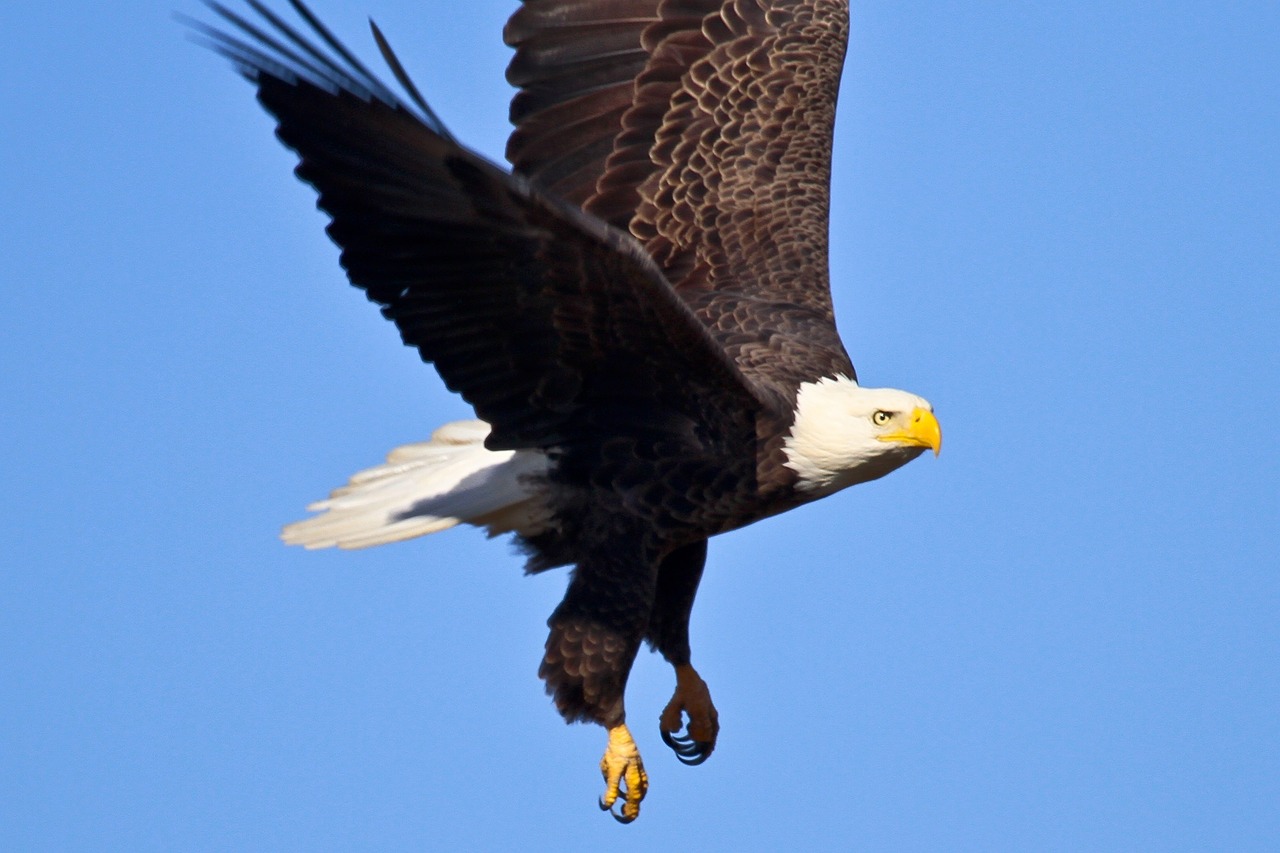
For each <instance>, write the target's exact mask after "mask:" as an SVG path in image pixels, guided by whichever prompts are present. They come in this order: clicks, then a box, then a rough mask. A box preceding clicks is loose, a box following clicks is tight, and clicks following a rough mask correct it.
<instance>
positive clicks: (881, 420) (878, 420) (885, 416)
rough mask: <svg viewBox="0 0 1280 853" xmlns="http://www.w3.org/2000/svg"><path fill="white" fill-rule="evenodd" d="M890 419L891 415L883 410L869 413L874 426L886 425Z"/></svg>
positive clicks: (891, 418)
mask: <svg viewBox="0 0 1280 853" xmlns="http://www.w3.org/2000/svg"><path fill="white" fill-rule="evenodd" d="M891 420H893V415H892V414H891V413H890V412H886V411H883V410H882V411H878V412H873V413H872V415H871V422H872V423H873V424H875V425H876V426H887V425H888V423H889V421H891Z"/></svg>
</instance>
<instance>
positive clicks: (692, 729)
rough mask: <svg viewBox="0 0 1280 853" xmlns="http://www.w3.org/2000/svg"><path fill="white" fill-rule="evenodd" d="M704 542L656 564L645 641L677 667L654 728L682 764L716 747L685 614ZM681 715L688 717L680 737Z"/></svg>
mask: <svg viewBox="0 0 1280 853" xmlns="http://www.w3.org/2000/svg"><path fill="white" fill-rule="evenodd" d="M706 558H707V541H706V540H705V539H704V540H702V541H701V542H695V543H693V544H692V545H685V546H684V547H683V548H678V549H676V550H675V551H672V552H671V553H670V554H668V555H667V556H666V557H665V558H664V559H663V561H662V563H661V564H660V566H659V567H658V585H657V592H656V594H655V596H654V604H653V613H652V614H651V615H650V617H649V632H648V639H649V642H650V643H651V644H652V645H653V647H654V648H655V649H657V650H658V651H659V652H661V653H662V656H663V657H664V658H666V659H667V661H668V662H669V663H670V664H671V665H672V666H674V667H675V670H676V692H675V695H674V696H672V697H671V701H670V702H668V703H667V707H666V708H665V709H663V711H662V716H661V717H660V718H659V723H658V727H659V729H660V731H661V732H662V740H663V742H665V743H666V745H667V746H669V747H671V748H672V749H673V750H675V753H676V757H677V758H678V759H680V761H681V762H683V763H684V764H701V763H702V762H704V761H706V760H707V758H708V757H709V756H710V755H711V752H712V750H714V749H715V747H716V735H717V734H718V733H719V731H720V717H719V714H718V713H717V712H716V706H715V705H713V704H712V703H711V692H710V691H709V690H708V689H707V683H706V682H705V681H703V680H702V677H701V676H700V675H698V672H697V670H695V669H694V668H693V666H692V665H691V664H690V663H689V657H690V649H689V613H690V611H691V610H692V609H693V599H694V597H695V596H696V595H697V593H698V583H699V582H700V581H701V580H702V568H703V564H704V563H705V562H706ZM682 714H687V715H688V717H689V727H688V730H687V731H686V732H685V734H684V735H683V736H681V735H679V734H677V733H678V732H679V731H680V730H681V728H683V727H684V722H683V719H682V716H681V715H682Z"/></svg>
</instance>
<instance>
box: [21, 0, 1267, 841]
mask: <svg viewBox="0 0 1280 853" xmlns="http://www.w3.org/2000/svg"><path fill="white" fill-rule="evenodd" d="M276 5H282V4H276ZM514 5H515V4H514V3H513V2H510V0H483V2H476V1H475V0H473V2H467V3H462V2H449V3H446V2H434V0H415V1H414V2H404V0H360V1H359V2H339V0H316V2H315V7H316V9H317V11H318V12H320V13H321V15H322V17H323V18H324V19H325V20H326V21H327V22H328V23H329V24H330V25H331V26H332V27H333V28H334V29H335V31H337V32H339V33H340V34H341V35H342V36H343V37H344V38H345V39H346V40H347V41H348V43H350V44H351V45H352V46H354V47H358V48H359V52H360V53H361V54H362V55H364V56H365V57H367V58H369V59H373V58H375V57H376V56H377V54H376V50H375V49H373V47H372V43H371V40H370V39H369V37H368V36H367V32H366V28H365V23H364V17H365V15H366V14H369V15H373V16H375V17H376V19H377V20H378V21H379V23H380V24H381V25H382V26H383V28H384V29H385V31H386V32H387V33H388V34H389V36H390V37H391V39H392V42H393V44H394V45H395V46H396V47H397V49H398V51H399V52H400V54H401V56H402V58H403V59H404V61H405V63H406V65H407V66H408V68H409V70H410V72H411V73H412V74H414V76H415V77H416V79H417V80H418V83H419V86H420V88H422V90H423V91H424V92H425V93H426V94H427V96H428V97H429V98H430V99H431V101H432V102H433V104H434V105H435V107H436V108H437V110H438V111H439V113H440V114H441V115H442V116H443V117H444V119H445V120H446V122H448V123H449V125H450V126H451V128H452V129H453V130H454V132H455V133H456V134H457V135H458V136H459V137H460V138H462V139H463V140H466V141H468V142H469V143H470V144H472V145H473V146H475V147H476V148H477V149H478V150H479V151H481V152H483V153H484V154H486V155H488V156H489V157H491V158H495V159H499V158H500V157H501V152H502V148H503V144H504V141H505V134H506V131H507V126H506V104H507V100H508V98H509V96H510V90H509V89H508V88H507V86H506V84H505V82H504V81H503V77H502V72H503V68H504V67H505V64H506V62H507V59H508V56H509V53H508V51H507V50H506V49H505V48H504V47H503V46H502V43H501V39H500V32H501V27H502V23H503V21H504V19H505V17H506V16H507V15H508V14H509V13H510V12H511V11H512V9H513V8H514ZM175 9H181V10H184V11H187V12H193V13H196V14H200V12H199V11H198V10H199V7H198V6H197V5H196V4H195V3H194V2H192V3H191V4H189V5H184V4H183V3H182V2H177V0H161V2H149V1H148V2H133V3H125V4H120V3H98V2H92V3H91V2H74V0H71V1H70V2H60V3H9V4H5V5H4V8H3V11H0V42H2V43H3V45H4V49H3V50H0V80H3V85H2V86H0V249H2V251H0V279H2V280H0V366H2V370H0V402H2V406H3V409H2V413H0V450H2V452H3V459H4V461H3V463H0V471H3V483H2V484H3V489H0V519H2V520H0V533H2V536H3V551H2V552H0V846H3V847H5V848H6V849H24V850H36V849H50V850H53V849H57V850H76V849H101V850H107V849H113V850H135V851H141V850H226V849H237V848H238V849H271V850H322V849H333V850H339V849H341V850H349V849H367V850H397V849H406V850H408V849H433V848H434V849H447V848H451V849H467V848H471V849H500V848H502V847H504V846H506V845H511V844H514V843H519V845H520V846H521V848H523V849H529V850H553V849H554V850H564V849H606V848H607V849H610V850H632V849H668V850H676V849H695V848H697V849H704V850H741V849H782V848H784V847H789V848H793V849H798V848H809V849H841V848H848V849H868V850H942V849H946V850H999V849H1009V850H1016V849H1022V850H1030V849H1035V850H1085V849H1089V850H1174V849H1187V850H1191V849H1230V850H1262V849H1275V847H1274V844H1275V843H1276V839H1277V838H1280V806H1278V804H1280V559H1278V558H1277V544H1278V540H1280V489H1278V488H1277V475H1278V474H1280V465H1278V464H1277V459H1278V453H1277V436H1276V430H1277V424H1278V423H1280V405H1278V403H1277V392H1278V391H1280V381H1278V380H1280V366H1278V364H1280V346H1278V344H1277V336H1278V335H1280V295H1278V290H1280V286H1278V281H1280V95H1278V94H1277V93H1278V92H1280V47H1278V46H1280V5H1277V4H1275V3H1273V2H1256V3H1247V2H1240V3H1210V2H1190V3H1187V2H1167V3H1137V2H1114V0H1107V2H1071V3H1034V4H1032V3H1022V2H1016V3H1015V2H1009V3H996V2H991V3H950V2H949V3H942V2H937V3H910V2H855V3H854V10H853V39H852V43H851V45H850V52H849V60H848V63H847V66H846V72H845V79H844V87H843V90H842V94H841V104H840V107H841V111H840V121H839V126H838V129H837V140H836V151H835V178H834V193H833V199H834V203H833V215H832V220H833V221H832V230H833V240H832V243H833V249H834V258H833V274H834V280H835V297H836V306H837V313H838V317H839V322H840V327H841V329H842V332H843V334H844V337H845V339H846V342H847V344H848V348H849V350H850V352H851V353H852V355H853V357H854V361H855V363H856V364H857V365H858V368H859V372H860V374H861V376H862V378H863V381H864V383H865V384H870V385H893V386H898V387H904V388H908V389H910V390H913V391H916V392H919V393H921V394H922V395H924V396H926V397H928V398H929V399H931V400H932V401H933V403H934V405H935V406H936V408H937V411H938V413H939V416H940V418H941V421H942V425H943V430H944V434H945V437H946V444H945V447H944V450H943V454H942V456H941V458H940V459H937V460H934V459H933V458H922V459H921V460H919V461H917V462H915V463H913V464H911V465H910V466H908V467H907V468H906V469H904V470H902V471H900V472H898V473H896V474H894V475H893V476H891V477H889V478H887V479H885V480H883V481H881V482H878V483H874V484H871V485H868V486H864V487H860V488H856V489H853V490H852V491H849V492H846V493H844V494H841V495H839V496H836V497H834V498H831V499H828V500H826V501H825V502H822V503H820V504H818V505H815V506H812V507H808V508H805V509H802V510H800V511H797V512H794V513H792V514H789V515H786V516H783V517H780V518H776V519H772V520H770V521H767V522H764V523H762V524H759V525H757V526H755V527H751V528H748V529H746V530H743V531H740V532H737V533H733V534H730V535H727V536H724V537H722V538H720V539H717V540H716V541H714V542H713V543H712V548H711V557H710V561H709V566H708V570H707V574H706V577H705V580H704V581H703V585H702V591H701V594H700V596H699V601H698V606H697V608H696V609H695V612H694V623H693V643H694V653H695V663H696V664H697V665H698V666H699V667H700V669H701V670H702V671H703V673H704V675H705V676H706V678H707V681H708V682H709V684H710V685H711V688H712V691H713V694H714V696H715V699H716V702H717V704H718V705H719V708H720V711H721V720H722V723H723V732H722V736H721V741H720V747H719V749H718V750H717V751H716V754H715V755H714V757H713V758H712V759H711V760H710V761H709V762H708V763H707V764H705V765H703V766H702V767H697V768H686V767H682V766H680V765H679V764H677V763H676V761H675V759H674V758H673V757H672V756H671V755H670V754H669V752H668V750H667V749H666V748H665V747H664V746H663V745H662V744H661V742H660V740H659V739H658V733H657V723H656V721H657V715H658V712H659V710H660V709H661V708H662V706H663V704H664V703H665V702H666V701H667V698H668V697H669V695H670V691H671V687H672V679H671V674H670V671H669V669H668V667H667V666H666V665H665V664H663V663H662V662H661V660H660V659H659V658H657V657H656V656H652V655H649V654H647V653H644V654H642V656H641V658H640V659H639V661H638V663H637V666H636V669H635V672H634V674H633V677H632V680H631V685H630V691H629V693H628V707H629V709H630V714H631V722H632V723H633V727H634V729H635V732H636V735H637V738H638V740H639V742H640V747H641V749H642V751H643V753H644V755H645V757H646V761H647V765H648V769H649V771H650V776H651V780H652V789H651V793H650V795H649V798H648V800H646V802H645V806H644V812H643V814H642V815H641V819H640V821H639V822H638V823H636V824H634V825H632V826H630V827H621V826H618V825H616V824H615V823H614V822H613V821H612V820H609V819H608V817H606V816H605V815H602V814H601V813H600V812H599V811H597V810H596V807H595V798H596V797H597V795H598V794H599V792H600V789H601V784H600V778H599V774H598V772H597V770H596V763H597V761H598V760H599V755H600V752H601V751H602V749H603V747H604V733H603V732H602V731H600V730H599V729H597V728H595V727H586V726H576V727H566V726H565V725H564V724H563V723H562V722H561V721H560V718H559V717H558V715H557V714H556V713H555V712H554V711H553V709H552V707H551V705H550V702H549V700H548V699H547V698H546V697H545V696H544V695H543V691H542V685H541V683H540V682H539V681H538V680H537V678H536V670H537V664H538V660H539V655H540V653H541V649H542V643H543V639H544V637H545V632H546V629H545V625H544V621H545V619H546V617H547V615H548V614H549V613H550V612H551V610H552V608H553V607H554V606H555V603H556V602H557V601H558V599H559V597H560V595H561V593H562V591H563V586H564V582H565V576H564V574H563V573H562V572H557V573H551V574H547V575H544V576H540V577H537V578H524V577H522V576H521V573H520V565H521V561H520V559H519V558H518V557H517V556H515V555H514V554H513V553H512V549H511V548H510V546H509V545H508V544H506V543H504V542H502V541H487V540H485V539H484V537H483V536H482V535H481V534H480V533H479V532H477V531H474V530H461V531H450V532H448V533H444V534H440V535H437V536H432V537H430V538H428V539H421V540H417V541H414V542H410V543H407V544H401V545H396V546H390V547H386V548H381V549H375V550H372V551H366V552H361V553H331V552H322V553H307V552H304V551H302V550H298V549H291V548H286V547H285V546H283V545H282V544H280V542H279V541H278V540H277V532H278V530H279V527H280V526H281V525H282V524H283V523H285V522H288V521H291V520H294V519H295V518H297V517H299V516H300V515H301V514H302V511H303V507H304V505H305V504H306V503H307V502H309V501H311V500H314V499H316V498H319V497H321V496H323V495H324V494H325V493H326V492H327V491H328V489H330V488H331V487H333V486H336V485H338V484H339V483H341V482H343V481H344V480H345V478H346V476H347V475H348V474H350V473H351V472H353V471H355V470H357V469H359V468H362V467H365V466H368V465H370V464H373V463H376V462H378V461H379V460H380V459H381V458H382V455H383V453H385V451H386V450H388V449H390V448H391V447H393V446H395V445H398V444H402V443H406V442H410V441H415V440H420V439H422V438H424V437H425V436H426V435H427V434H428V433H429V432H430V430H431V429H432V428H433V427H434V426H436V425H437V424H439V423H441V422H443V421H446V420H451V419H455V418H458V417H463V416H466V415H467V410H466V408H465V407H464V406H463V404H462V403H461V402H460V401H459V400H457V399H456V398H453V397H451V396H450V395H449V394H447V393H446V392H445V391H444V390H443V388H442V386H441V383H440V381H439V380H438V378H437V377H436V376H435V374H434V373H433V371H432V370H431V369H430V368H427V367H425V366H423V365H422V364H421V363H420V362H419V361H418V360H417V356H416V354H415V353H413V352H412V351H410V350H408V349H405V348H403V347H402V346H401V345H400V344H399V341H398V338H397V335H396V333H395V330H394V329H393V328H392V327H391V326H390V325H389V324H387V323H386V322H385V321H383V320H382V319H381V318H380V317H379V316H378V314H377V311H376V310H375V309H374V307H373V306H371V305H369V304H368V303H366V302H365V300H364V299H363V298H362V296H361V295H360V294H359V293H358V292H357V291H355V290H354V289H353V288H351V287H349V286H347V284H346V283H345V279H344V277H343V275H342V274H341V272H340V270H339V268H338V266H337V263H336V258H337V252H336V250H335V248H334V247H333V246H332V245H331V244H330V243H329V241H328V240H327V238H326V237H325V236H324V234H323V232H322V227H323V225H324V218H323V217H322V216H321V215H320V214H319V213H317V212H316V211H315V209H314V196H313V193H312V191H311V190H310V189H309V188H307V187H305V186H303V185H302V184H300V183H299V182H298V181H297V180H295V179H294V178H293V177H292V176H291V174H290V170H291V168H292V166H293V163H294V159H293V155H292V154H290V153H288V152H287V151H285V150H284V149H283V148H282V147H281V146H280V145H279V144H278V143H277V142H276V141H275V140H274V139H273V138H272V135H271V124H270V122H269V120H268V119H267V117H266V115H265V114H264V113H263V112H262V111H261V110H260V109H259V108H258V107H257V105H256V104H255V103H254V101H253V97H252V92H251V90H250V88H249V87H248V86H247V85H246V84H245V83H244V82H243V81H241V80H239V79H238V78H237V77H236V76H235V75H234V74H233V73H232V71H231V70H230V68H229V67H228V64H227V63H226V62H224V61H223V60H222V59H220V58H219V57H217V56H214V55H212V54H210V53H208V52H205V51H203V50H201V49H200V48H198V47H196V46H193V45H192V44H191V43H189V42H188V41H187V40H186V39H185V38H184V36H183V32H182V28H181V27H180V26H179V25H178V24H176V23H175V22H174V21H173V20H172V18H171V17H170V15H171V12H172V11H174V10H175Z"/></svg>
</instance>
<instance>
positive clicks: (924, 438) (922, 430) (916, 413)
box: [876, 408, 942, 456]
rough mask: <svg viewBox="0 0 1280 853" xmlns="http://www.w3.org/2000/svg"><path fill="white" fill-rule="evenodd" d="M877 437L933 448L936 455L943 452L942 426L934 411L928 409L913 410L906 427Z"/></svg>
mask: <svg viewBox="0 0 1280 853" xmlns="http://www.w3.org/2000/svg"><path fill="white" fill-rule="evenodd" d="M876 438H878V439H880V440H881V441H896V442H898V443H899V444H909V445H911V446H912V447H928V448H931V449H932V450H933V455H934V456H937V455H938V454H939V453H941V452H942V427H941V426H939V425H938V419H937V418H935V417H934V416H933V412H931V411H929V410H928V409H920V408H916V409H914V410H912V412H911V420H910V422H909V423H908V424H907V427H906V429H900V430H898V431H896V432H887V433H885V434H884V435H878V436H876Z"/></svg>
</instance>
